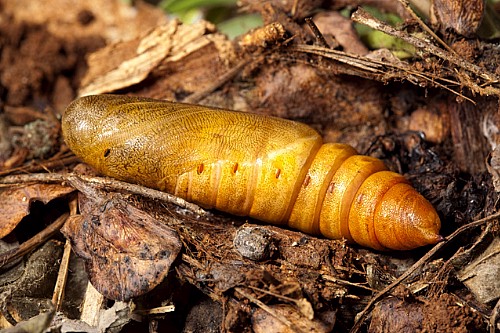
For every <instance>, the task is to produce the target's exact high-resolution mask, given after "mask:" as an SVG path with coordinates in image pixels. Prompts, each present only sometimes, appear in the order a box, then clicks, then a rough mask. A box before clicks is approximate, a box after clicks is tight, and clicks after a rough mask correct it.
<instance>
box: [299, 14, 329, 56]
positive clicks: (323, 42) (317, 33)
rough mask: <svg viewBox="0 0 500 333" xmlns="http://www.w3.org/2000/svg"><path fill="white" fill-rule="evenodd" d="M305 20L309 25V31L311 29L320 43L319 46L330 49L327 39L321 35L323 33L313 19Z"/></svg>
mask: <svg viewBox="0 0 500 333" xmlns="http://www.w3.org/2000/svg"><path fill="white" fill-rule="evenodd" d="M304 20H305V21H306V23H307V25H308V26H309V29H311V31H312V33H313V34H314V37H316V40H317V41H318V42H319V45H320V46H322V47H324V48H327V49H329V48H330V45H328V43H327V41H326V39H325V37H323V34H322V33H321V31H319V29H318V26H317V25H316V23H314V21H313V20H312V18H310V17H307V18H305V19H304Z"/></svg>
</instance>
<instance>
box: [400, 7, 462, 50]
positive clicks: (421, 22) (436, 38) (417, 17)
mask: <svg viewBox="0 0 500 333" xmlns="http://www.w3.org/2000/svg"><path fill="white" fill-rule="evenodd" d="M399 2H400V3H401V5H403V7H404V8H405V9H406V11H407V12H408V13H409V14H410V15H411V17H412V18H413V19H414V20H415V21H417V22H418V24H420V26H421V27H422V29H424V30H425V31H426V32H427V33H428V34H429V35H430V36H431V37H432V38H434V39H435V40H436V41H437V42H438V43H439V44H441V45H442V46H443V47H444V48H445V49H447V50H448V51H449V52H451V53H453V54H455V55H456V54H457V53H456V52H455V50H453V49H452V48H451V47H449V46H448V44H446V43H445V42H444V41H443V40H442V39H441V38H439V37H438V35H436V34H435V33H434V31H432V29H431V28H429V27H428V26H427V24H425V23H424V21H422V20H421V19H420V17H419V16H418V15H417V14H416V13H415V12H414V11H413V9H411V6H410V4H409V3H408V1H407V0H399Z"/></svg>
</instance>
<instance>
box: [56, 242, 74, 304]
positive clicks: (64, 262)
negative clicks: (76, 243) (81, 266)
mask: <svg viewBox="0 0 500 333" xmlns="http://www.w3.org/2000/svg"><path fill="white" fill-rule="evenodd" d="M70 256H71V243H70V241H69V240H66V243H65V244H64V252H63V256H62V259H61V264H60V265H59V273H58V274H57V280H56V285H55V287H54V293H53V295H52V303H53V304H54V306H55V308H56V311H60V310H61V308H62V305H63V298H64V289H65V288H66V282H67V279H68V267H69V259H70Z"/></svg>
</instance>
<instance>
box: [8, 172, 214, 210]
mask: <svg viewBox="0 0 500 333" xmlns="http://www.w3.org/2000/svg"><path fill="white" fill-rule="evenodd" d="M78 179H80V180H83V181H85V182H88V183H90V184H92V185H94V186H95V187H97V188H101V189H106V190H114V191H126V192H130V193H134V194H139V195H143V196H145V197H148V198H151V199H157V200H161V201H164V202H169V203H172V204H174V205H177V206H179V207H181V208H185V209H188V210H190V211H192V212H193V213H195V214H198V215H200V216H202V215H205V210H203V209H202V208H200V207H199V206H198V205H195V204H192V203H189V202H187V201H185V200H183V199H181V198H178V197H176V196H174V195H171V194H168V193H165V192H161V191H157V190H153V189H150V188H147V187H144V186H140V185H135V184H129V183H125V182H122V181H119V180H115V179H111V178H103V177H92V176H85V175H77V174H74V173H66V174H59V173H36V174H29V175H12V176H6V177H3V178H0V184H27V183H36V182H43V183H55V182H68V183H70V184H71V185H72V186H74V185H73V184H76V182H77V180H78ZM75 188H77V187H76V186H75Z"/></svg>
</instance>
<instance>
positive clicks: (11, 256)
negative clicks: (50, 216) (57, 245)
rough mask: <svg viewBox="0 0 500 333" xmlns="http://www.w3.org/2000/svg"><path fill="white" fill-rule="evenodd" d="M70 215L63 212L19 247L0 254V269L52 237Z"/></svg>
mask: <svg viewBox="0 0 500 333" xmlns="http://www.w3.org/2000/svg"><path fill="white" fill-rule="evenodd" d="M68 216H69V214H68V213H64V214H62V215H61V216H59V217H58V218H57V220H55V221H54V222H53V223H52V224H51V225H49V226H48V227H47V228H45V229H43V230H42V231H40V232H39V233H38V234H36V235H35V236H33V237H32V238H30V239H29V240H27V241H26V242H24V243H22V244H21V245H19V247H18V248H16V249H13V250H10V251H7V252H4V253H2V254H0V269H2V268H3V267H4V266H6V265H8V264H10V263H11V262H14V261H16V260H17V259H19V258H21V257H22V256H24V255H25V254H27V253H29V252H30V251H31V250H33V249H34V248H35V247H37V246H39V245H40V244H42V243H44V242H45V241H46V240H47V239H49V238H50V237H52V235H53V234H55V233H56V232H57V231H58V230H59V229H61V227H62V226H63V224H64V222H66V219H67V218H68Z"/></svg>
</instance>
